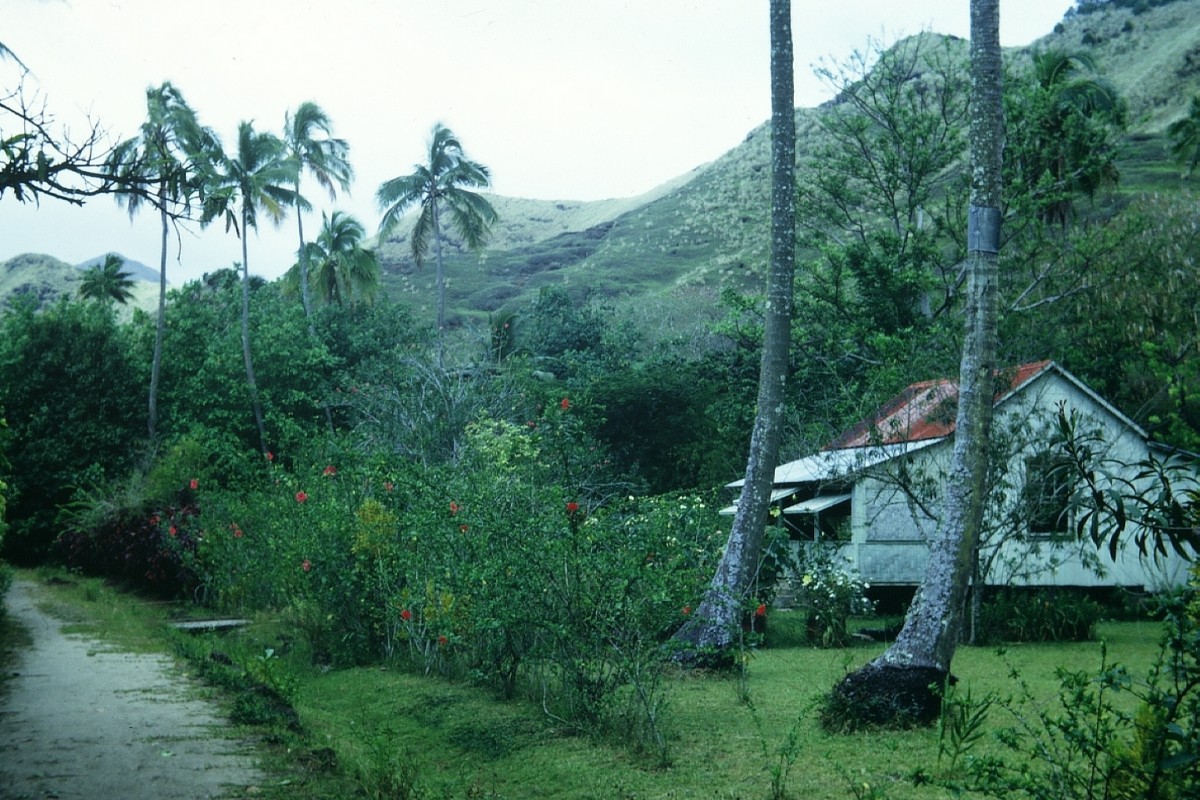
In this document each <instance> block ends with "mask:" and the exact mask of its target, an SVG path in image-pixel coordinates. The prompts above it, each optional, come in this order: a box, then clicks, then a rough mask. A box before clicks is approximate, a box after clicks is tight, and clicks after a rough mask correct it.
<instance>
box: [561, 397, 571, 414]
mask: <svg viewBox="0 0 1200 800" xmlns="http://www.w3.org/2000/svg"><path fill="white" fill-rule="evenodd" d="M558 407H559V408H561V409H562V410H563V411H566V410H567V409H568V408H570V407H571V401H570V400H569V399H568V398H566V397H564V398H563V399H562V402H561V403H559V404H558Z"/></svg>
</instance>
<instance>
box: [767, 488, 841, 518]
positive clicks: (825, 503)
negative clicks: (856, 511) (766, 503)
mask: <svg viewBox="0 0 1200 800" xmlns="http://www.w3.org/2000/svg"><path fill="white" fill-rule="evenodd" d="M849 499H850V495H849V494H848V493H847V494H828V495H824V496H822V497H812V498H809V499H808V500H805V501H804V502H802V503H796V505H794V506H788V507H787V508H785V509H784V510H783V513H785V514H815V513H816V512H818V511H824V510H825V509H827V508H830V507H832V506H836V505H837V504H838V503H844V502H846V501H847V500H849Z"/></svg>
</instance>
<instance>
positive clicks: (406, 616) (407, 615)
mask: <svg viewBox="0 0 1200 800" xmlns="http://www.w3.org/2000/svg"><path fill="white" fill-rule="evenodd" d="M400 619H402V620H404V621H405V622H408V621H409V620H410V619H412V612H411V611H409V610H408V609H407V608H406V609H404V610H403V611H401V612H400Z"/></svg>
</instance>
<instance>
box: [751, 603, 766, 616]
mask: <svg viewBox="0 0 1200 800" xmlns="http://www.w3.org/2000/svg"><path fill="white" fill-rule="evenodd" d="M766 615H767V604H766V603H759V604H758V608H756V609H754V616H756V617H765V616H766Z"/></svg>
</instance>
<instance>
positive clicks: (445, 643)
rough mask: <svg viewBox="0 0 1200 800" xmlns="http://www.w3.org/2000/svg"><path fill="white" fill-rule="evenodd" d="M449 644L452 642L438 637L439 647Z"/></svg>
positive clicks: (443, 637)
mask: <svg viewBox="0 0 1200 800" xmlns="http://www.w3.org/2000/svg"><path fill="white" fill-rule="evenodd" d="M449 643H450V640H449V639H447V638H446V637H445V636H439V637H438V647H442V646H444V645H447V644H449Z"/></svg>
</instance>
